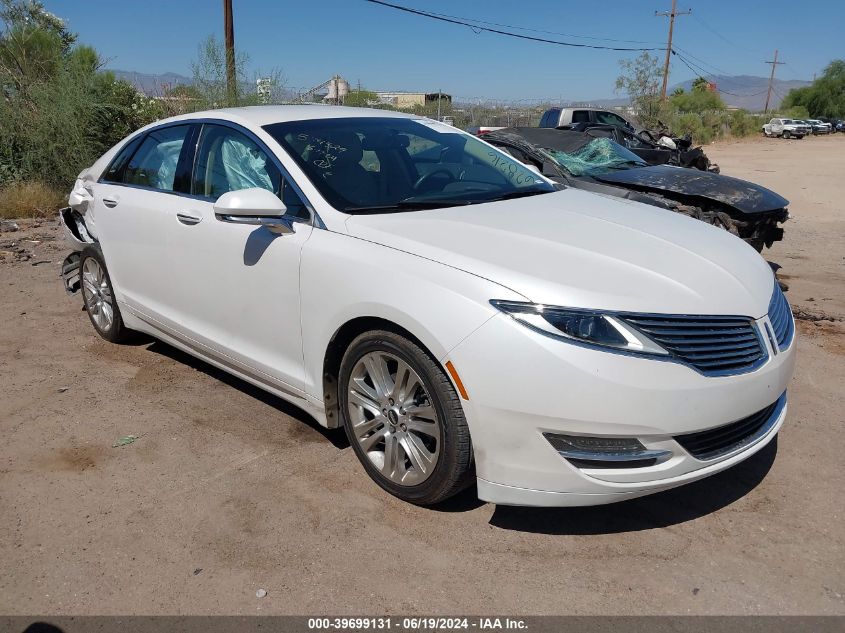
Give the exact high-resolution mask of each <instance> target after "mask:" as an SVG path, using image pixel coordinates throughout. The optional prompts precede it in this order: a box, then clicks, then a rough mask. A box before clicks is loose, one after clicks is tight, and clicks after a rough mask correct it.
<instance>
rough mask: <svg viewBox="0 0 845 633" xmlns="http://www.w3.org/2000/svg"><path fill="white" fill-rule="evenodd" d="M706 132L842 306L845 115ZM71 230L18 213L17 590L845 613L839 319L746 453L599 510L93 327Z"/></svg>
mask: <svg viewBox="0 0 845 633" xmlns="http://www.w3.org/2000/svg"><path fill="white" fill-rule="evenodd" d="M706 149H707V152H708V154H709V155H710V156H711V158H712V159H713V160H715V161H716V162H718V163H719V164H720V165H721V167H722V170H723V173H725V174H729V175H735V176H739V177H741V178H747V179H750V180H753V181H756V182H759V183H761V184H763V185H766V186H769V187H771V188H773V189H774V190H776V191H778V192H780V193H781V194H783V195H784V196H786V197H787V198H789V199H790V200H791V202H792V204H791V207H790V209H791V213H792V215H793V218H792V219H791V220H790V221H789V222H788V223H787V225H786V238H785V240H784V241H783V242H781V243H779V244H777V245H776V246H775V247H774V248H773V249H771V250H770V251H767V252H766V257H767V258H768V259H770V260H772V261H775V262H777V263H779V264H781V265H782V266H783V273H784V275H785V277H786V278H787V279H788V281H789V283H790V286H791V288H790V290H789V292H788V297H789V299H790V301H791V302H792V303H793V305H794V306H796V307H797V308H800V309H801V310H802V314H804V315H805V316H806V317H808V318H810V319H814V318H818V316H819V315H823V314H824V315H828V316H830V317H832V318H833V319H841V318H842V317H843V316H845V211H843V208H842V205H843V200H845V180H843V175H845V135H843V134H837V135H835V136H833V137H830V138H809V139H804V140H802V141H795V140H792V141H785V140H780V139H762V138H761V139H755V140H751V141H743V142H737V143H731V144H721V145H715V146H710V147H707V148H706ZM58 236H59V232H58V229H57V227H56V225H55V224H54V223H53V222H52V221H50V222H46V223H43V224H42V225H41V226H37V223H36V225H33V224H32V223H21V230H20V231H18V232H15V233H8V232H5V233H2V234H0V251H2V252H0V289H1V290H0V299H2V300H0V323H2V327H0V434H2V438H3V441H2V443H1V444H0V561H1V562H0V613H3V614H54V615H55V614H190V613H202V614H223V613H227V614H253V613H293V614H308V615H311V614H326V613H358V614H369V615H375V614H386V613H391V614H397V613H405V614H413V615H416V614H427V613H450V614H504V613H512V614H513V613H516V614H526V615H527V614H592V613H614V614H657V613H673V614H687V613H691V614H720V613H729V614H845V597H843V595H845V572H843V570H845V530H844V529H843V524H844V523H843V493H842V491H843V489H845V474H844V473H845V469H844V468H843V465H845V462H844V461H843V454H845V442H843V436H845V433H843V428H845V427H843V424H845V398H844V397H843V382H845V381H843V377H845V323H843V322H840V321H836V320H820V321H813V320H801V321H800V322H799V339H798V345H799V360H798V369H797V373H796V376H795V379H794V382H793V384H792V388H791V400H790V409H789V417H788V419H787V422H786V424H785V426H784V428H783V430H782V432H781V433H780V438H779V442H778V444H777V446H775V445H771V446H770V447H768V448H767V449H766V450H764V451H761V453H759V454H758V455H756V456H755V457H753V458H751V459H749V460H748V461H746V462H744V463H743V464H741V465H739V466H738V467H735V468H733V469H732V470H730V471H727V472H725V473H722V474H720V475H718V476H716V477H713V478H710V479H708V480H705V481H703V482H698V483H695V484H692V485H689V486H686V487H684V488H681V489H677V490H674V491H669V492H666V493H663V494H660V495H656V496H653V497H649V498H644V499H639V500H634V501H628V502H625V503H622V504H618V505H613V506H604V507H598V508H574V509H555V510H539V509H525V508H510V507H495V506H492V505H487V504H481V503H480V502H478V501H477V500H475V498H474V495H473V492H472V491H469V492H468V493H467V494H464V495H463V496H461V497H459V498H458V499H457V500H455V501H453V502H451V503H450V504H449V505H447V506H445V507H442V508H438V509H435V510H432V509H422V508H417V507H414V506H410V505H407V504H405V503H402V502H400V501H397V500H396V499H394V498H392V497H390V496H388V495H387V494H385V493H383V492H382V491H381V490H380V489H379V488H378V487H377V486H375V485H374V484H373V483H371V482H370V480H369V479H368V478H367V477H366V475H365V474H364V472H363V470H362V469H361V468H360V467H359V465H358V464H357V462H356V460H355V456H354V455H353V452H352V450H350V449H349V447H348V445H347V443H346V441H345V438H344V436H343V434H342V433H341V432H337V431H325V430H321V429H320V428H318V427H317V425H316V423H315V422H314V421H313V420H311V419H310V418H308V417H307V416H306V415H305V414H304V413H302V412H300V411H298V410H297V409H295V408H293V407H291V406H289V405H287V404H285V403H284V402H282V401H280V400H278V399H276V398H274V397H272V396H269V395H266V394H264V393H263V392H260V391H259V390H257V389H255V388H253V387H251V386H249V385H247V384H245V383H243V382H240V381H239V380H236V379H234V378H230V377H228V376H227V375H225V374H223V373H221V372H219V371H217V370H215V369H213V368H211V367H209V366H207V365H205V364H204V363H201V362H198V361H196V360H193V359H192V358H190V357H188V356H186V355H184V354H182V353H180V352H178V351H175V350H174V349H172V348H170V347H168V346H166V345H163V344H161V343H156V342H151V341H149V340H147V341H143V342H141V343H139V344H137V345H133V346H115V345H111V344H108V343H106V342H104V341H102V340H100V339H98V338H97V337H96V335H95V333H94V331H93V329H92V327H91V326H90V324H89V323H88V319H87V316H86V314H85V313H84V312H83V311H82V307H81V301H80V299H79V298H78V297H73V298H71V297H67V296H66V295H65V294H64V292H63V290H62V287H61V284H60V281H59V279H58V269H59V263H60V262H61V259H62V258H63V255H64V247H63V246H62V245H61V243H59V242H57V241H56V240H57V239H58ZM31 240H34V241H38V242H39V243H37V244H35V243H33V242H32V241H31ZM19 251H20V252H19ZM814 315H815V316H814ZM127 435H136V436H138V437H139V439H137V440H136V441H135V442H134V443H132V444H129V445H126V446H122V447H118V448H115V447H113V446H112V445H113V444H114V443H115V442H117V440H118V439H119V438H121V437H123V436H127ZM259 588H261V589H265V590H266V591H267V595H266V597H263V598H257V597H256V590H258V589H259Z"/></svg>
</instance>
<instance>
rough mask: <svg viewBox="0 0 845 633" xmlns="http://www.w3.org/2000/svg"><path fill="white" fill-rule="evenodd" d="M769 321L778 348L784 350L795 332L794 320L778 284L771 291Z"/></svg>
mask: <svg viewBox="0 0 845 633" xmlns="http://www.w3.org/2000/svg"><path fill="white" fill-rule="evenodd" d="M769 321H771V323H772V330H773V331H774V335H775V338H776V339H777V342H778V349H781V350H784V349H786V348H787V347H789V344H790V343H791V342H792V337H793V336H794V334H795V322H794V321H793V320H792V310H791V309H790V308H789V303H788V302H787V300H786V297H785V296H784V294H783V291H782V290H781V289H780V286H779V285H778V284H775V291H774V293H772V300H771V301H770V302H769Z"/></svg>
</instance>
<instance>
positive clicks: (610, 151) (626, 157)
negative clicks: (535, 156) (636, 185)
mask: <svg viewBox="0 0 845 633" xmlns="http://www.w3.org/2000/svg"><path fill="white" fill-rule="evenodd" d="M544 151H545V152H546V153H547V154H548V155H549V156H550V157H551V158H552V159H554V161H555V162H556V163H557V164H558V165H560V166H561V167H564V168H565V169H566V170H567V171H569V172H570V173H571V174H572V175H573V176H594V175H599V174H603V173H607V172H608V171H613V170H617V169H632V168H634V167H645V166H646V165H647V163H646V162H645V161H644V160H643V159H642V158H640V157H639V156H637V155H636V154H634V153H633V152H632V151H630V150H628V149H626V148H624V147H622V146H621V145H620V144H619V143H616V142H615V141H612V140H610V139H609V138H594V139H592V140H591V141H589V142H588V143H586V144H585V145H583V146H581V147H579V148H578V149H575V150H572V151H569V152H564V151H562V150H555V149H546V150H544Z"/></svg>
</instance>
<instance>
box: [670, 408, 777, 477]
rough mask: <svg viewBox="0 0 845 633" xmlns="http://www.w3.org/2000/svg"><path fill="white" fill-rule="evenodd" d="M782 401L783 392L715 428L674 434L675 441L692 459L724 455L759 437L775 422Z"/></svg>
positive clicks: (749, 443) (747, 444) (705, 458)
mask: <svg viewBox="0 0 845 633" xmlns="http://www.w3.org/2000/svg"><path fill="white" fill-rule="evenodd" d="M785 405H786V393H785V392H784V393H783V394H782V395H781V397H780V398H778V399H777V400H775V401H774V402H773V403H772V404H770V405H769V406H768V407H766V408H765V409H761V410H760V411H758V412H757V413H753V414H751V415H749V416H748V417H747V418H743V419H741V420H737V421H736V422H731V423H730V424H725V425H723V426H717V427H716V428H715V429H708V430H707V431H698V432H697V433H687V434H685V435H676V436H675V438H674V439H675V441H676V442H677V443H678V444H680V445H681V446H683V447H684V449H685V450H686V451H687V452H688V453H689V454H690V455H692V456H693V457H695V458H696V459H700V460H702V461H705V460H709V459H716V458H717V457H724V456H725V455H727V454H728V453H733V452H737V451H739V450H740V449H741V448H744V447H747V446H749V445H751V444H753V443H754V442H756V440H758V439H760V438H761V437H763V436H764V435H765V434H766V433H768V431H769V430H770V429H771V428H772V427H773V426H774V424H775V422H777V419H778V416H779V415H780V413H781V411H782V410H783V407H784V406H785Z"/></svg>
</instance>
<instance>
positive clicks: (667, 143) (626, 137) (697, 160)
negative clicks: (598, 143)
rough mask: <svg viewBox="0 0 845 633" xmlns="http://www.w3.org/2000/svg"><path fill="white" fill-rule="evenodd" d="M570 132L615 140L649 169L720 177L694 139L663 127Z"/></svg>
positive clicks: (588, 126) (583, 126) (582, 126)
mask: <svg viewBox="0 0 845 633" xmlns="http://www.w3.org/2000/svg"><path fill="white" fill-rule="evenodd" d="M558 129H560V128H558ZM567 129H570V130H574V131H576V132H583V133H585V134H588V135H590V136H593V137H596V138H599V137H607V138H610V139H613V140H614V141H616V142H617V143H619V144H620V145H622V146H623V147H626V148H628V149H629V150H631V151H632V152H634V154H636V155H637V156H639V157H640V158H642V159H643V160H644V161H645V162H647V163H648V164H649V165H677V166H678V167H690V168H692V169H700V170H701V171H712V172H713V173H716V174H718V173H719V166H718V165H716V164H715V163H711V162H710V159H709V158H708V157H707V155H706V154H705V153H704V150H703V149H701V147H693V143H692V136H690V135H689V134H685V135H684V136H676V135H675V134H673V133H672V132H671V131H669V129H668V128H667V127H666V126H665V125H663V124H662V123H661V124H660V128H659V129H657V130H639V131H635V130H634V129H633V128H623V127H620V126H615V125H597V124H593V123H579V124H577V125H573V126H571V127H569V128H567Z"/></svg>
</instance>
